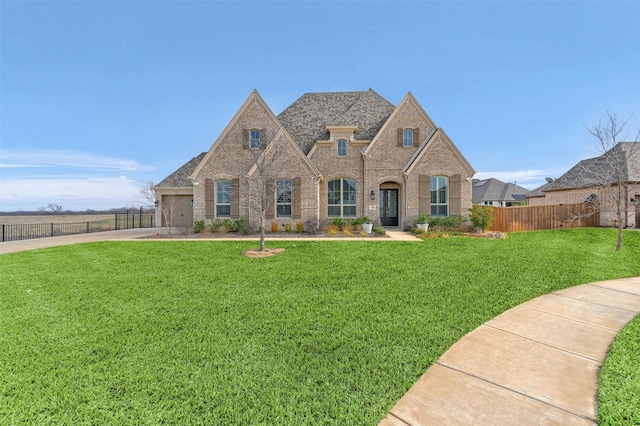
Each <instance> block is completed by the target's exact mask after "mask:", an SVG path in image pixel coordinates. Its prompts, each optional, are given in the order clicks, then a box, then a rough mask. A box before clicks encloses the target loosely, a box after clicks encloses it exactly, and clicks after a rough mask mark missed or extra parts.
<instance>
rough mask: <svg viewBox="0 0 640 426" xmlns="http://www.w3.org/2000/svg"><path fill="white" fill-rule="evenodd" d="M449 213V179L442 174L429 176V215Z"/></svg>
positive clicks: (445, 214) (446, 214)
mask: <svg viewBox="0 0 640 426" xmlns="http://www.w3.org/2000/svg"><path fill="white" fill-rule="evenodd" d="M448 215H449V179H447V178H446V177H444V176H434V177H432V178H431V216H448Z"/></svg>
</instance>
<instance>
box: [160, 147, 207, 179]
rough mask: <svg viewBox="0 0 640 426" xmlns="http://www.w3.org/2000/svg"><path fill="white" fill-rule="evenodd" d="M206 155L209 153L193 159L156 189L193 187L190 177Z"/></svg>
mask: <svg viewBox="0 0 640 426" xmlns="http://www.w3.org/2000/svg"><path fill="white" fill-rule="evenodd" d="M205 155H207V153H206V152H203V153H202V154H200V155H198V156H197V157H193V158H192V159H191V160H189V161H187V162H186V163H184V164H183V165H182V167H180V168H179V169H178V170H176V171H175V172H173V173H171V174H170V175H169V176H167V177H166V178H164V179H163V180H162V181H161V182H160V183H158V184H157V185H156V186H155V187H154V188H187V187H190V186H193V182H192V181H191V179H189V176H191V175H192V174H193V171H194V170H195V169H196V167H198V164H200V162H201V161H202V159H203V158H204V156H205Z"/></svg>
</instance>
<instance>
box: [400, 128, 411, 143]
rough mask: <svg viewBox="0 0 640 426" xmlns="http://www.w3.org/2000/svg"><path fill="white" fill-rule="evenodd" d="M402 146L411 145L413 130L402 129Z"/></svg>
mask: <svg viewBox="0 0 640 426" xmlns="http://www.w3.org/2000/svg"><path fill="white" fill-rule="evenodd" d="M402 146H413V130H412V129H404V131H403V132H402Z"/></svg>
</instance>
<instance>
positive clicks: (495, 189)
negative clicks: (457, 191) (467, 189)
mask: <svg viewBox="0 0 640 426" xmlns="http://www.w3.org/2000/svg"><path fill="white" fill-rule="evenodd" d="M471 192H472V197H473V199H474V200H476V201H478V202H483V201H523V200H524V196H525V194H527V193H528V192H529V190H528V189H527V188H523V187H521V186H518V185H516V184H514V183H510V182H509V183H504V182H502V181H500V180H498V179H494V178H489V179H483V180H479V179H474V180H473V187H472V189H471Z"/></svg>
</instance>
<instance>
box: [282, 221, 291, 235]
mask: <svg viewBox="0 0 640 426" xmlns="http://www.w3.org/2000/svg"><path fill="white" fill-rule="evenodd" d="M283 226H284V232H287V233H290V232H291V229H292V225H291V224H290V223H285V224H284V225H283Z"/></svg>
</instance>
